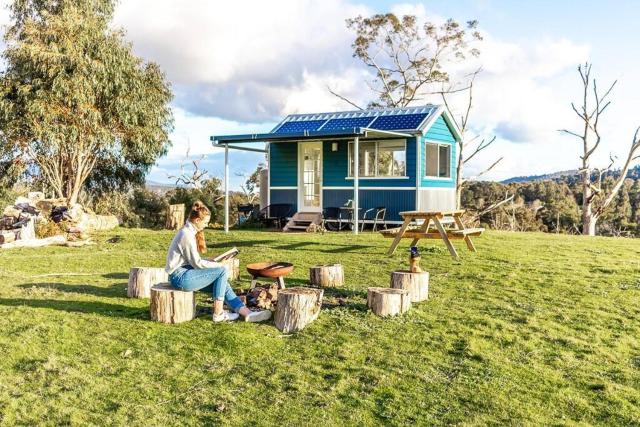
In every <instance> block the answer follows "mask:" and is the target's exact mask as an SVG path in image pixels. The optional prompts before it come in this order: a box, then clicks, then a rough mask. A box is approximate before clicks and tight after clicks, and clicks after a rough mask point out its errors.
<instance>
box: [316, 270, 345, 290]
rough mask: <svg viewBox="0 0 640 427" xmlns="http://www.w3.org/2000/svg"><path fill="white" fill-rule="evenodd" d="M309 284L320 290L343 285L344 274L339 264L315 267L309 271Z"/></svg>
mask: <svg viewBox="0 0 640 427" xmlns="http://www.w3.org/2000/svg"><path fill="white" fill-rule="evenodd" d="M309 283H311V285H313V286H319V287H321V288H332V287H338V286H342V285H344V272H343V270H342V265H341V264H325V265H316V266H313V267H311V268H310V269H309Z"/></svg>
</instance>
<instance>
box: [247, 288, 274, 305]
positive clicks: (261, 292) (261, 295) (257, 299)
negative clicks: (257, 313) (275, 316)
mask: <svg viewBox="0 0 640 427" xmlns="http://www.w3.org/2000/svg"><path fill="white" fill-rule="evenodd" d="M245 301H246V304H247V307H256V308H260V309H263V310H272V309H275V306H276V302H277V301H278V284H277V283H271V284H264V285H261V284H259V283H258V284H257V285H256V287H255V288H253V289H250V290H249V291H248V292H247V294H246V295H245Z"/></svg>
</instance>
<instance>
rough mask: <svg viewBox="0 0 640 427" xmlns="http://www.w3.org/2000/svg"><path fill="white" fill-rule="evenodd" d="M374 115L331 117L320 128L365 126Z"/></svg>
mask: <svg viewBox="0 0 640 427" xmlns="http://www.w3.org/2000/svg"><path fill="white" fill-rule="evenodd" d="M374 118H375V117H373V116H368V117H348V118H344V119H331V120H329V121H328V122H327V124H325V125H324V126H322V129H321V130H323V131H324V130H346V129H353V128H361V127H366V126H367V125H368V124H369V123H371V121H372V120H373V119H374Z"/></svg>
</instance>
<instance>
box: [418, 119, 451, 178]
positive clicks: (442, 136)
mask: <svg viewBox="0 0 640 427" xmlns="http://www.w3.org/2000/svg"><path fill="white" fill-rule="evenodd" d="M427 140H429V141H437V142H440V143H445V144H450V145H451V178H450V179H429V178H425V177H424V176H425V174H426V168H427V166H426V159H425V153H426V151H427V150H426V149H425V146H424V144H425V141H427ZM457 148H458V147H457V144H456V139H455V137H454V136H453V133H452V132H451V129H449V126H448V125H447V123H446V122H445V120H444V118H443V117H442V116H440V117H438V119H437V120H436V121H435V123H434V124H433V125H432V126H431V127H430V128H429V131H428V132H427V134H426V135H425V137H424V139H423V141H422V146H421V147H420V174H421V175H422V179H421V181H420V186H421V187H441V188H442V187H444V188H453V187H455V186H456V152H457Z"/></svg>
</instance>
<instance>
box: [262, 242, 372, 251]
mask: <svg viewBox="0 0 640 427" xmlns="http://www.w3.org/2000/svg"><path fill="white" fill-rule="evenodd" d="M302 248H305V249H306V250H313V251H315V252H325V253H331V254H333V253H339V252H354V251H362V250H363V249H371V248H373V246H369V245H339V244H336V243H323V242H296V243H289V244H286V245H279V246H274V249H283V250H289V251H293V250H297V249H302ZM362 253H366V252H362Z"/></svg>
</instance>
